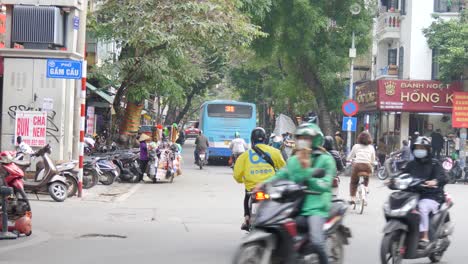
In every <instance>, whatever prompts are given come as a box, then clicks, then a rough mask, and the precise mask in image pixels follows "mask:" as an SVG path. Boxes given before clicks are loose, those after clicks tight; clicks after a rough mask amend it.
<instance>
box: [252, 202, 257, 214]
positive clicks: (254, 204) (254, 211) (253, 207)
mask: <svg viewBox="0 0 468 264" xmlns="http://www.w3.org/2000/svg"><path fill="white" fill-rule="evenodd" d="M257 211H258V203H253V204H252V214H257Z"/></svg>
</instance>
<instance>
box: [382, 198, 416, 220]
mask: <svg viewBox="0 0 468 264" xmlns="http://www.w3.org/2000/svg"><path fill="white" fill-rule="evenodd" d="M417 205H418V199H416V198H413V199H411V200H409V201H408V202H407V203H405V204H404V205H403V206H402V207H401V208H399V209H394V210H391V209H390V204H389V203H388V202H386V203H385V204H384V212H385V214H386V215H387V216H390V217H403V216H405V215H406V214H408V212H409V211H411V210H413V209H414V208H416V206H417Z"/></svg>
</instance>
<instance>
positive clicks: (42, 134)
mask: <svg viewBox="0 0 468 264" xmlns="http://www.w3.org/2000/svg"><path fill="white" fill-rule="evenodd" d="M46 134H47V112H39V111H18V112H16V122H15V140H16V138H17V137H18V136H21V138H22V139H23V141H24V143H26V144H28V145H29V146H31V147H42V146H44V145H45V144H46Z"/></svg>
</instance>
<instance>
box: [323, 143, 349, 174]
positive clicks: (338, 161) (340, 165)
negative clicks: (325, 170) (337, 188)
mask: <svg viewBox="0 0 468 264" xmlns="http://www.w3.org/2000/svg"><path fill="white" fill-rule="evenodd" d="M333 146H334V140H333V137H331V136H326V137H325V138H324V139H323V148H324V149H325V150H326V151H328V153H330V155H332V157H333V159H334V160H335V163H336V170H337V171H338V172H341V171H343V170H344V165H343V160H342V159H341V156H340V153H339V152H338V151H337V150H335V149H334V148H333Z"/></svg>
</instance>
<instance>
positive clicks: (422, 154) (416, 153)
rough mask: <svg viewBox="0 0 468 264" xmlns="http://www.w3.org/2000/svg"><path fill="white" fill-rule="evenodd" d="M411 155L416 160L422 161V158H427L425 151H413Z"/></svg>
mask: <svg viewBox="0 0 468 264" xmlns="http://www.w3.org/2000/svg"><path fill="white" fill-rule="evenodd" d="M413 154H414V156H415V157H416V158H418V159H422V158H425V157H427V150H425V149H415V150H414V151H413Z"/></svg>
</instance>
